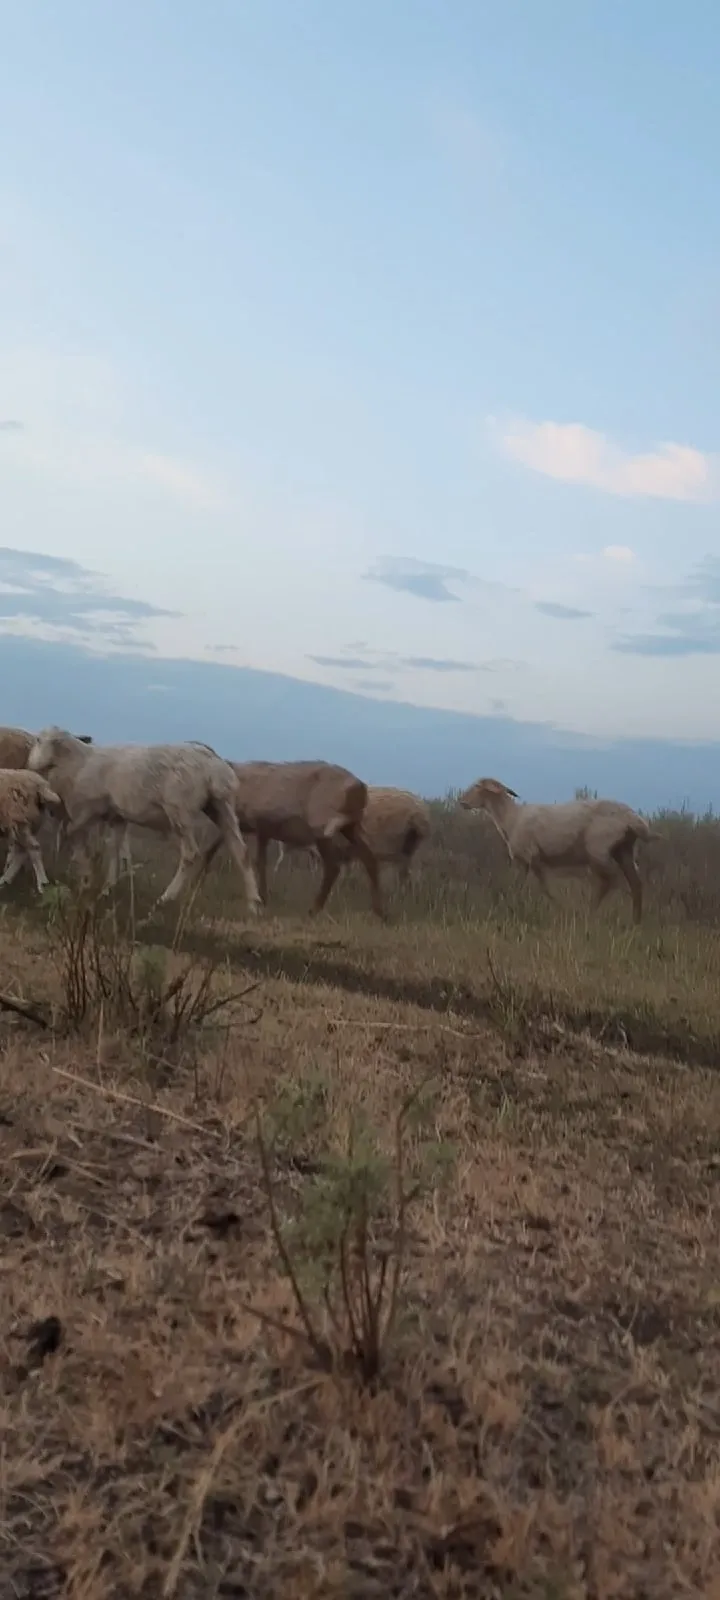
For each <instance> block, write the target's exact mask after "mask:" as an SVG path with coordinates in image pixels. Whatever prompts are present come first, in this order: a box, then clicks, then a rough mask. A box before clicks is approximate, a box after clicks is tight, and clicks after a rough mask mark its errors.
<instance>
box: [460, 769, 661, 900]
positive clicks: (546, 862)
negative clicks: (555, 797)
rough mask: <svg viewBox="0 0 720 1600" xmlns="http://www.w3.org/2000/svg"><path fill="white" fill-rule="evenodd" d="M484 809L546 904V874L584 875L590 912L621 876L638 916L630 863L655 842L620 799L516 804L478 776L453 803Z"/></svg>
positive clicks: (502, 788)
mask: <svg viewBox="0 0 720 1600" xmlns="http://www.w3.org/2000/svg"><path fill="white" fill-rule="evenodd" d="M458 803H459V804H460V805H461V806H462V807H463V808H464V809H465V810H466V811H485V812H487V814H488V816H489V817H490V818H491V819H492V821H493V822H494V824H495V827H496V828H497V830H498V833H499V834H500V836H501V838H502V839H504V841H505V844H506V846H507V851H508V855H509V857H510V860H511V861H517V862H519V863H520V865H522V866H523V867H524V868H525V872H526V874H528V873H530V872H532V874H533V876H534V878H535V879H536V881H537V882H538V883H539V884H540V887H541V888H542V889H543V890H544V892H545V894H546V895H547V896H548V898H549V899H550V900H553V899H554V896H553V895H552V894H551V892H550V887H549V885H548V881H547V873H548V872H567V873H578V872H589V873H590V874H591V875H592V877H593V879H594V884H595V892H594V895H593V909H597V907H598V906H599V905H600V904H601V902H602V901H603V900H604V899H605V896H606V895H607V894H608V893H609V892H610V890H611V889H613V888H614V887H615V886H616V884H617V883H618V873H621V874H622V876H623V877H624V879H625V882H626V883H627V885H628V888H629V890H630V894H631V896H632V904H633V920H634V921H635V922H636V923H637V922H640V920H641V918H642V883H641V880H640V874H639V872H638V868H637V861H636V859H635V851H636V846H637V844H638V841H642V842H643V843H645V842H647V841H648V840H650V839H656V838H659V837H660V835H659V834H657V833H654V832H653V831H652V830H651V828H650V826H649V824H648V823H647V822H646V821H645V818H644V817H641V816H639V815H638V813H637V812H636V811H633V810H631V808H630V806H626V805H623V803H622V802H621V801H619V800H570V801H567V802H566V803H565V804H563V805H521V804H519V803H518V798H517V795H516V793H515V791H514V789H508V788H507V786H506V785H505V784H504V783H499V782H498V780H497V779H496V778H479V779H478V781H477V783H473V784H472V785H471V787H470V788H469V789H467V790H466V791H465V793H464V794H462V795H460V797H459V802H458Z"/></svg>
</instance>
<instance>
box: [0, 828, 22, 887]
mask: <svg viewBox="0 0 720 1600" xmlns="http://www.w3.org/2000/svg"><path fill="white" fill-rule="evenodd" d="M25 856H26V852H25V851H24V850H23V848H22V845H20V844H19V843H18V840H17V839H16V838H15V837H14V835H13V837H12V838H11V840H10V848H9V850H8V853H7V857H6V860H5V870H4V872H3V875H2V877H1V878H0V886H2V887H3V888H5V886H6V884H10V883H14V882H15V879H16V877H17V875H18V873H19V872H21V871H22V864H23V861H24V860H25Z"/></svg>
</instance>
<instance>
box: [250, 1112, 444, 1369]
mask: <svg viewBox="0 0 720 1600" xmlns="http://www.w3.org/2000/svg"><path fill="white" fill-rule="evenodd" d="M432 1108H433V1099H432V1097H430V1098H428V1097H427V1096H424V1095H423V1092H422V1089H421V1090H418V1091H416V1092H415V1093H414V1094H413V1095H411V1096H410V1097H409V1098H408V1099H407V1100H406V1101H405V1102H404V1103H403V1105H402V1106H401V1107H400V1110H399V1111H398V1114H397V1117H396V1119H395V1126H394V1138H393V1145H392V1149H391V1151H390V1152H387V1151H384V1150H383V1149H382V1147H381V1145H380V1142H379V1140H378V1138H377V1135H376V1134H375V1132H374V1130H373V1129H372V1127H371V1126H370V1124H369V1123H368V1122H367V1120H366V1119H365V1118H364V1117H362V1116H357V1115H355V1116H354V1117H352V1118H351V1120H350V1124H349V1127H348V1133H347V1139H346V1142H345V1146H344V1149H342V1150H340V1151H337V1150H333V1151H325V1152H324V1153H323V1154H322V1155H321V1156H320V1159H319V1160H318V1162H317V1163H316V1168H315V1172H314V1174H313V1177H312V1178H311V1179H310V1180H309V1181H308V1182H307V1184H306V1185H305V1186H304V1189H303V1193H302V1196H301V1199H300V1204H299V1207H298V1210H297V1213H296V1215H295V1216H294V1218H293V1219H292V1220H291V1221H290V1222H289V1223H287V1224H286V1225H285V1226H284V1227H283V1225H282V1223H281V1220H280V1215H279V1209H278V1199H277V1189H278V1184H277V1178H276V1176H275V1174H274V1171H273V1158H274V1156H275V1155H276V1154H277V1147H276V1146H273V1148H272V1150H271V1149H269V1148H268V1145H267V1143H266V1140H265V1136H264V1134H263V1130H262V1127H261V1124H260V1121H259V1119H258V1148H259V1152H260V1161H261V1166H262V1174H263V1184H264V1188H265V1194H266V1198H267V1202H268V1207H269V1211H270V1223H271V1228H272V1232H273V1237H274V1240H275V1245H276V1248H277V1251H278V1255H279V1258H280V1263H281V1267H282V1269H283V1271H284V1273H285V1276H286V1277H287V1279H288V1281H289V1283H290V1287H291V1290H292V1294H293V1298H294V1301H295V1306H296V1309H297V1312H298V1315H299V1318H300V1322H301V1324H302V1331H299V1330H298V1329H297V1328H295V1327H293V1326H291V1325H289V1324H283V1323H277V1322H275V1321H274V1319H271V1318H268V1317H267V1316H266V1315H265V1313H264V1312H260V1311H257V1312H255V1314H256V1315H257V1316H258V1317H260V1319H261V1320H263V1321H266V1322H270V1323H271V1324H272V1325H273V1326H275V1327H277V1328H279V1329H280V1331H284V1332H287V1333H290V1334H294V1335H296V1336H299V1337H300V1338H302V1339H304V1340H305V1341H306V1342H307V1344H308V1346H309V1347H310V1350H311V1351H312V1353H313V1356H314V1358H315V1360H316V1361H317V1362H318V1363H319V1364H320V1365H321V1366H322V1367H323V1368H325V1369H326V1370H331V1371H337V1370H342V1371H351V1372H353V1373H354V1374H356V1375H357V1376H358V1377H359V1378H360V1379H361V1381H362V1382H363V1383H373V1382H374V1381H375V1380H376V1379H377V1378H378V1376H379V1374H380V1371H381V1368H382V1365H383V1363H384V1360H385V1357H386V1354H387V1350H388V1348H389V1346H390V1343H391V1341H392V1336H393V1333H394V1331H395V1328H396V1325H397V1320H398V1313H399V1310H400V1304H401V1297H402V1290H403V1285H404V1280H405V1275H406V1268H407V1244H408V1215H409V1212H410V1209H411V1207H412V1206H413V1204H414V1203H415V1202H416V1201H417V1200H418V1199H419V1197H420V1196H421V1195H423V1194H424V1193H425V1191H426V1190H427V1188H428V1186H432V1185H436V1184H438V1183H439V1182H441V1181H442V1179H443V1177H444V1176H445V1174H446V1173H447V1172H448V1170H449V1168H450V1166H451V1165H452V1162H453V1159H454V1149H453V1147H452V1146H450V1145H449V1144H447V1143H445V1142H443V1141H441V1140H439V1139H438V1138H437V1137H436V1136H435V1135H434V1133H428V1131H427V1129H428V1117H429V1114H431V1112H432ZM314 1109H316V1107H315V1108H314ZM274 1120H275V1127H276V1130H278V1131H279V1130H280V1129H282V1128H283V1126H287V1124H286V1119H285V1115H284V1112H283V1111H282V1110H281V1112H280V1115H279V1116H278V1113H277V1108H276V1110H275V1116H274ZM411 1134H414V1135H415V1145H414V1148H413V1150H412V1153H411V1151H410V1143H409V1136H410V1135H411ZM248 1309H250V1310H252V1309H253V1308H252V1307H248Z"/></svg>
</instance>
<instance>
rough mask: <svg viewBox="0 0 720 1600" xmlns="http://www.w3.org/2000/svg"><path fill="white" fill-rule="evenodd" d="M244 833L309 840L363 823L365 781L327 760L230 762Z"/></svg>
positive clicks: (285, 841)
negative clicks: (235, 782) (235, 781)
mask: <svg viewBox="0 0 720 1600" xmlns="http://www.w3.org/2000/svg"><path fill="white" fill-rule="evenodd" d="M230 765H231V766H232V769H233V772H234V773H235V777H236V780H237V814H238V822H239V824H240V827H241V829H242V832H243V833H263V834H264V835H265V836H266V837H267V838H272V839H279V840H280V841H281V843H283V844H288V845H308V844H313V843H314V841H315V840H316V839H322V838H328V837H331V836H333V835H335V834H337V833H338V831H339V830H340V829H341V828H346V827H348V826H352V825H355V824H357V823H359V822H361V821H362V818H363V813H364V811H365V804H366V800H367V785H366V784H364V783H363V782H362V780H361V779H360V778H356V777H355V776H354V774H353V773H352V772H349V771H348V770H347V768H346V767H340V766H335V765H333V764H332V763H331V762H328V761H232V762H231V763H230Z"/></svg>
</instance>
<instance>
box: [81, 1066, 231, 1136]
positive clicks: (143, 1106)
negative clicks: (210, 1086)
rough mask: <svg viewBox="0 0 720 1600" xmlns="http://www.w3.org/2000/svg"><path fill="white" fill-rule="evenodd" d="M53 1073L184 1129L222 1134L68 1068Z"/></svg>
mask: <svg viewBox="0 0 720 1600" xmlns="http://www.w3.org/2000/svg"><path fill="white" fill-rule="evenodd" d="M50 1070H51V1072H54V1073H56V1074H57V1076H58V1078H66V1079H67V1081H68V1083H77V1084H79V1085H80V1087H81V1088H82V1089H92V1091H93V1094H99V1095H102V1096H103V1098H104V1099H106V1100H117V1101H119V1102H120V1104H121V1105H126V1106H139V1107H140V1110H141V1111H156V1112H157V1114H158V1116H160V1117H169V1119H170V1121H171V1122H180V1123H182V1125H183V1127H184V1128H193V1129H194V1130H195V1132H196V1133H210V1134H212V1135H213V1136H214V1137H215V1138H216V1139H219V1138H220V1134H219V1132H218V1130H217V1129H216V1128H208V1127H203V1124H202V1123H201V1122H193V1121H192V1119H191V1118H190V1117H184V1116H183V1115H182V1113H181V1112H179V1111H171V1110H170V1108H169V1107H168V1106H160V1105H158V1104H157V1103H156V1102H155V1101H153V1100H141V1099H140V1098H139V1096H138V1095H135V1094H125V1093H124V1091H123V1090H122V1089H108V1087H107V1085H106V1084H104V1083H93V1081H92V1078H81V1077H80V1076H79V1075H78V1073H77V1072H68V1070H67V1067H54V1066H51V1068H50Z"/></svg>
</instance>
